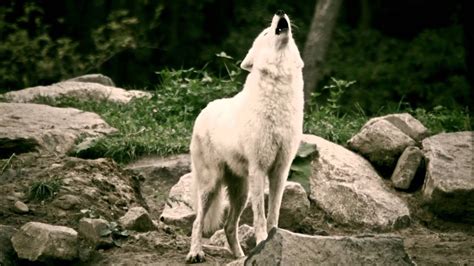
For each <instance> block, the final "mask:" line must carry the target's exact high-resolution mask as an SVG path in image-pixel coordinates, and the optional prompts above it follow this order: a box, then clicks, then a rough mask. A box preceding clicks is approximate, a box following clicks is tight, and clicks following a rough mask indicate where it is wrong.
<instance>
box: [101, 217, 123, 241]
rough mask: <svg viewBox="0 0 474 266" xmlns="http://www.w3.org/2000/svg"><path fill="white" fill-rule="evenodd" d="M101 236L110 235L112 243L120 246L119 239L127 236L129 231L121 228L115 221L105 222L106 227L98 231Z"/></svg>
mask: <svg viewBox="0 0 474 266" xmlns="http://www.w3.org/2000/svg"><path fill="white" fill-rule="evenodd" d="M100 236H101V237H108V236H112V240H113V243H114V245H116V246H118V247H120V246H121V244H120V239H121V238H127V237H128V236H129V233H128V231H127V230H125V229H123V228H122V226H120V225H119V224H117V223H116V222H110V223H108V224H107V228H105V229H104V230H103V231H101V232H100Z"/></svg>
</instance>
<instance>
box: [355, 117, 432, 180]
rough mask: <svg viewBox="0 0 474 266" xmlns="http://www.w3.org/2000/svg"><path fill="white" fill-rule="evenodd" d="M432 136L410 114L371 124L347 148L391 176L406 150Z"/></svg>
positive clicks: (374, 120) (373, 120)
mask: <svg viewBox="0 0 474 266" xmlns="http://www.w3.org/2000/svg"><path fill="white" fill-rule="evenodd" d="M428 134H429V132H428V129H427V128H426V127H425V126H424V125H423V124H422V123H421V122H420V121H418V120H417V119H415V118H414V117H413V116H411V115H410V114H408V113H402V114H390V115H386V116H381V117H375V118H372V119H370V120H369V121H367V123H365V124H364V126H363V127H362V129H361V130H360V132H359V133H357V134H356V135H354V136H353V137H352V138H351V139H350V140H349V141H348V142H347V144H348V146H349V148H350V149H352V150H354V151H356V152H358V153H360V154H362V155H364V156H365V157H366V158H368V159H369V161H370V162H372V163H373V164H374V165H375V166H377V167H378V168H380V169H381V170H384V171H387V172H390V171H392V170H393V168H394V167H395V164H396V162H397V159H398V157H399V156H400V154H402V152H403V151H404V150H405V148H406V147H408V146H415V145H417V144H419V142H420V141H421V140H422V139H423V138H425V137H427V136H428Z"/></svg>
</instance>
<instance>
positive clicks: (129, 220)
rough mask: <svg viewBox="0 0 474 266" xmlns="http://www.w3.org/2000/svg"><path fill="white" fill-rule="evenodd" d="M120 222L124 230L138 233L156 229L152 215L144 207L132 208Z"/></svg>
mask: <svg viewBox="0 0 474 266" xmlns="http://www.w3.org/2000/svg"><path fill="white" fill-rule="evenodd" d="M118 222H119V224H120V225H122V226H123V227H124V228H126V229H130V230H134V231H138V232H148V231H152V230H155V229H156V227H155V225H154V223H153V221H152V220H151V218H150V215H149V214H148V212H147V211H146V210H145V209H144V208H143V207H133V208H130V210H128V212H127V213H126V214H125V215H124V216H122V217H121V218H120V219H119V221H118Z"/></svg>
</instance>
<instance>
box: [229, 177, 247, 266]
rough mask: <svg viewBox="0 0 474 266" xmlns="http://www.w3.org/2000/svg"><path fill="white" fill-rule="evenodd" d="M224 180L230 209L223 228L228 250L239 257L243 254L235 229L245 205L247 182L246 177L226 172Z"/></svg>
mask: <svg viewBox="0 0 474 266" xmlns="http://www.w3.org/2000/svg"><path fill="white" fill-rule="evenodd" d="M225 180H226V184H227V194H228V196H229V203H230V210H229V214H228V216H227V220H226V223H225V226H224V230H225V235H226V238H227V242H228V243H229V248H230V250H231V251H232V253H233V254H234V256H235V257H237V258H240V257H243V256H244V252H243V251H242V248H241V247H240V242H239V238H238V233H237V229H238V226H239V220H240V215H241V214H242V212H243V210H244V208H245V206H246V205H247V197H248V183H247V179H246V178H243V177H238V176H235V175H233V174H232V173H226V175H225Z"/></svg>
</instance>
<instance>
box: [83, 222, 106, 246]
mask: <svg viewBox="0 0 474 266" xmlns="http://www.w3.org/2000/svg"><path fill="white" fill-rule="evenodd" d="M108 228H109V223H108V222H107V221H106V220H104V219H89V218H82V219H81V220H80V221H79V228H78V232H79V235H80V236H81V237H82V238H84V239H85V240H86V241H87V242H89V243H90V244H92V246H93V247H95V248H102V247H109V246H112V245H113V239H112V234H108V235H102V233H103V232H104V231H106V230H107V229H108Z"/></svg>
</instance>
